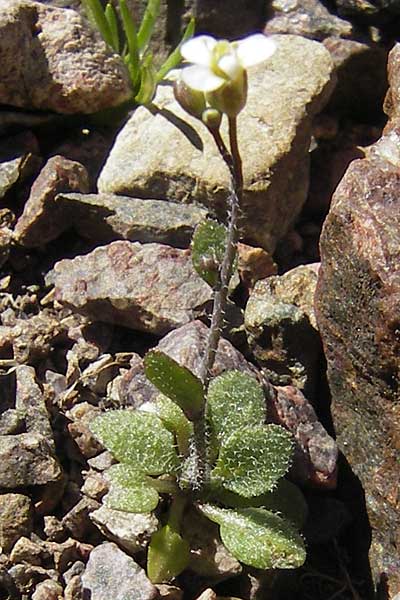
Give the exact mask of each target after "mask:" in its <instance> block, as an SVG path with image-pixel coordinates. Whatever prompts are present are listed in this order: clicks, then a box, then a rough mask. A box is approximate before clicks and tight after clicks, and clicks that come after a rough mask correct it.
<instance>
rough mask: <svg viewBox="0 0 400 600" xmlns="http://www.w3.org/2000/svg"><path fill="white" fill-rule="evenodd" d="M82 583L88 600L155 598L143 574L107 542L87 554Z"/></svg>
mask: <svg viewBox="0 0 400 600" xmlns="http://www.w3.org/2000/svg"><path fill="white" fill-rule="evenodd" d="M82 583H83V593H84V594H85V593H86V594H91V595H90V598H91V600H104V599H105V598H113V599H114V600H125V599H126V598H129V600H155V599H156V598H157V596H158V591H157V588H156V587H154V585H153V584H152V583H151V582H150V581H149V579H147V577H146V574H145V572H144V570H143V569H142V568H141V567H139V565H138V564H137V563H136V562H135V561H134V560H133V558H131V557H130V556H127V555H126V554H125V553H124V552H122V550H120V549H119V548H118V546H116V545H115V544H113V543H111V542H106V543H105V544H101V546H97V547H96V548H94V550H93V551H92V552H91V554H90V558H89V562H88V564H87V567H86V570H85V572H84V574H83V575H82Z"/></svg>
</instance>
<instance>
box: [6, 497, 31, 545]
mask: <svg viewBox="0 0 400 600" xmlns="http://www.w3.org/2000/svg"><path fill="white" fill-rule="evenodd" d="M32 529H33V506H32V502H31V500H30V498H28V497H27V496H23V495H22V494H0V546H1V548H2V550H3V552H9V551H10V550H11V548H12V547H13V546H14V544H15V542H16V541H17V540H18V539H19V538H20V537H21V536H29V535H30V533H31V531H32Z"/></svg>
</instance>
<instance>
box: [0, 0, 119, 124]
mask: <svg viewBox="0 0 400 600" xmlns="http://www.w3.org/2000/svg"><path fill="white" fill-rule="evenodd" d="M0 56H1V67H2V68H1V74H0V103H3V104H8V105H11V106H16V107H19V108H28V109H39V110H52V111H55V112H59V113H66V114H71V113H79V112H82V113H92V112H96V111H99V110H101V109H104V108H108V107H111V106H116V105H118V104H121V103H122V102H125V101H127V100H129V98H130V95H131V92H130V84H129V77H128V72H127V69H126V68H125V66H124V64H123V62H122V61H121V59H120V58H119V57H118V56H117V55H115V54H112V53H111V52H110V50H109V49H108V47H107V45H106V44H105V43H104V42H103V41H102V40H101V38H100V36H99V34H97V33H95V32H94V30H93V29H92V28H91V27H90V26H89V24H88V22H87V21H85V20H83V19H82V18H81V17H80V16H79V14H78V13H77V12H75V11H73V10H68V9H61V8H53V7H50V6H46V5H44V4H42V3H40V2H34V1H33V0H11V1H10V0H0Z"/></svg>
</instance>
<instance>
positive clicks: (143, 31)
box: [137, 0, 160, 54]
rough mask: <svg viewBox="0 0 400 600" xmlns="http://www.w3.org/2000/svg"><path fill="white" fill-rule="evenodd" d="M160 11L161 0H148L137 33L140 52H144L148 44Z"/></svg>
mask: <svg viewBox="0 0 400 600" xmlns="http://www.w3.org/2000/svg"><path fill="white" fill-rule="evenodd" d="M159 12H160V0H148V3H147V6H146V10H145V12H144V15H143V19H142V22H141V24H140V28H139V31H138V34H137V41H138V48H139V52H140V54H143V53H144V52H145V50H146V48H147V46H148V43H149V41H150V38H151V35H152V33H153V29H154V25H155V22H156V19H157V17H158V14H159Z"/></svg>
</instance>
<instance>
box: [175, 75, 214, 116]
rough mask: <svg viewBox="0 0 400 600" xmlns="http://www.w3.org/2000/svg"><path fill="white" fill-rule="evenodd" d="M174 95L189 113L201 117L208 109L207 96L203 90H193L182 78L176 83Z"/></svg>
mask: <svg viewBox="0 0 400 600" xmlns="http://www.w3.org/2000/svg"><path fill="white" fill-rule="evenodd" d="M174 96H175V99H176V100H177V101H178V102H179V104H180V105H181V106H182V108H183V109H184V110H186V112H187V113H189V115H192V117H196V119H201V118H202V114H203V112H204V111H205V109H206V98H205V95H204V93H203V92H199V91H197V90H193V89H192V88H190V87H189V86H188V85H186V83H185V82H184V81H183V80H182V79H178V81H175V83H174Z"/></svg>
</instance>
